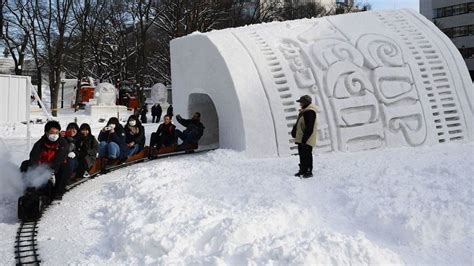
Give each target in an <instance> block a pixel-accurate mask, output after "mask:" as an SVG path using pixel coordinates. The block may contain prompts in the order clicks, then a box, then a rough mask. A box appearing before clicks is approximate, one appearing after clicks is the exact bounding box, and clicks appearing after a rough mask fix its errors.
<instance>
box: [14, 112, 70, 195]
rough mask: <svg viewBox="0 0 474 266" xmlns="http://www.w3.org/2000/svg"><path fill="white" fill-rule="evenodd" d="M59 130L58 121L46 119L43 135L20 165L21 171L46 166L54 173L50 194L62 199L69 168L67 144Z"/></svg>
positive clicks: (68, 176)
mask: <svg viewBox="0 0 474 266" xmlns="http://www.w3.org/2000/svg"><path fill="white" fill-rule="evenodd" d="M60 132H61V125H60V124H59V122H58V121H48V122H47V123H46V124H45V126H44V135H43V136H42V137H41V138H40V139H39V140H38V141H37V142H36V143H35V144H34V146H33V149H31V152H30V156H29V160H26V161H23V162H22V164H21V167H20V170H21V171H22V172H27V171H29V170H32V169H35V168H36V167H38V166H46V167H47V169H50V170H51V171H52V175H54V178H53V179H54V181H53V182H52V183H53V184H54V186H53V189H52V195H51V196H52V197H53V198H54V199H62V196H63V194H64V192H65V191H66V184H67V182H68V180H69V178H70V176H71V168H70V166H69V165H68V163H69V161H68V160H67V154H68V153H69V144H68V142H67V140H66V139H65V138H63V137H61V135H60Z"/></svg>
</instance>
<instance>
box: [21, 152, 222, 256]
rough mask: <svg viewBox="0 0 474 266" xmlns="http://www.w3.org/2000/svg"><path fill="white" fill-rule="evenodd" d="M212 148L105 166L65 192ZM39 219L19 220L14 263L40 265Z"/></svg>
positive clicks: (73, 184) (70, 186) (75, 183)
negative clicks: (142, 165)
mask: <svg viewBox="0 0 474 266" xmlns="http://www.w3.org/2000/svg"><path fill="white" fill-rule="evenodd" d="M212 150H215V148H210V149H203V150H196V151H193V152H192V153H186V152H185V151H180V152H175V153H168V154H161V155H157V156H156V157H154V158H142V159H139V160H136V161H133V162H127V163H123V164H119V165H114V166H111V167H109V168H107V169H106V171H103V172H97V173H95V174H93V175H91V176H89V177H87V178H83V179H81V180H79V181H76V182H74V183H71V184H69V185H68V186H67V187H66V193H67V192H69V191H71V190H72V189H74V188H75V187H77V186H79V185H81V184H84V183H86V182H87V181H89V180H92V179H94V178H97V177H98V176H101V175H104V174H108V173H110V172H113V171H116V170H119V169H122V168H126V167H129V166H132V165H136V164H139V163H143V162H149V161H153V160H156V159H159V158H168V157H176V156H182V155H185V154H199V153H205V152H208V151H212ZM46 209H47V207H46V208H45V209H43V213H44V211H45V210H46ZM39 221H40V219H39V220H37V221H33V222H23V221H22V222H20V224H19V226H18V230H17V233H16V237H15V261H16V265H40V264H41V258H40V256H39V252H38V241H37V236H38V232H39V230H38V223H39Z"/></svg>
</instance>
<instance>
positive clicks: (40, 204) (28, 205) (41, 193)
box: [18, 144, 198, 222]
mask: <svg viewBox="0 0 474 266" xmlns="http://www.w3.org/2000/svg"><path fill="white" fill-rule="evenodd" d="M197 149H198V145H194V144H188V145H172V146H168V147H162V148H159V149H155V148H150V147H148V146H146V147H145V148H144V149H143V150H142V151H141V152H139V153H137V154H135V155H133V156H130V157H128V159H127V160H126V161H119V160H114V161H109V160H103V159H99V158H97V159H96V162H95V164H94V166H92V168H91V169H90V171H89V176H88V177H75V176H72V177H71V178H70V180H71V181H70V183H69V184H68V185H67V187H66V189H67V190H71V189H72V188H74V187H75V186H77V185H79V184H81V183H83V182H85V181H87V180H90V179H93V178H95V177H97V176H99V175H101V174H106V173H109V172H111V171H114V170H117V169H120V168H123V167H127V166H130V165H134V164H137V163H140V162H144V161H150V160H155V159H158V158H160V157H167V156H176V155H180V154H187V153H193V152H195V151H196V150H197ZM52 187H53V184H52V183H51V182H49V181H48V183H47V184H46V185H45V186H43V187H41V188H34V187H28V188H27V189H26V191H25V193H24V194H23V196H21V197H20V198H19V199H18V219H19V220H21V221H23V222H32V221H36V220H38V219H39V218H40V217H41V215H42V213H43V210H44V209H45V208H46V207H47V206H48V205H49V204H50V203H51V202H52V198H51V195H52V194H51V191H52Z"/></svg>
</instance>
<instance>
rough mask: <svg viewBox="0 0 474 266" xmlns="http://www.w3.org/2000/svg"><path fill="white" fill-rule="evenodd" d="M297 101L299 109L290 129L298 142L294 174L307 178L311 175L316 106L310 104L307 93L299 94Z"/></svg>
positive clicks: (314, 143) (310, 100)
mask: <svg viewBox="0 0 474 266" xmlns="http://www.w3.org/2000/svg"><path fill="white" fill-rule="evenodd" d="M297 102H299V103H300V106H301V110H300V113H299V115H298V120H296V124H295V125H294V126H293V130H292V131H291V136H292V137H293V138H295V143H296V144H298V155H299V156H300V164H299V166H300V170H299V171H298V173H296V174H295V176H298V177H302V178H309V177H312V176H313V147H314V146H316V133H317V128H316V112H318V107H317V106H316V105H315V104H311V102H312V99H311V96H309V95H304V96H301V98H300V99H299V100H297Z"/></svg>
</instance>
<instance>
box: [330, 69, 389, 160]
mask: <svg viewBox="0 0 474 266" xmlns="http://www.w3.org/2000/svg"><path fill="white" fill-rule="evenodd" d="M326 81H327V83H326V86H325V87H326V88H327V90H328V95H329V99H330V102H331V105H332V108H333V113H334V115H335V117H334V118H335V122H336V125H337V129H338V137H339V149H340V150H342V151H357V150H362V149H375V148H379V147H381V146H382V145H383V139H384V130H383V124H382V122H381V121H380V119H379V117H380V112H379V106H378V101H377V98H376V97H375V95H374V88H373V86H372V84H371V82H370V80H369V79H368V77H367V76H366V74H365V73H364V71H363V70H362V69H361V68H360V67H359V66H357V65H355V64H352V63H350V62H338V63H335V64H333V65H332V66H331V68H330V69H329V70H328V72H327V78H326Z"/></svg>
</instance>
